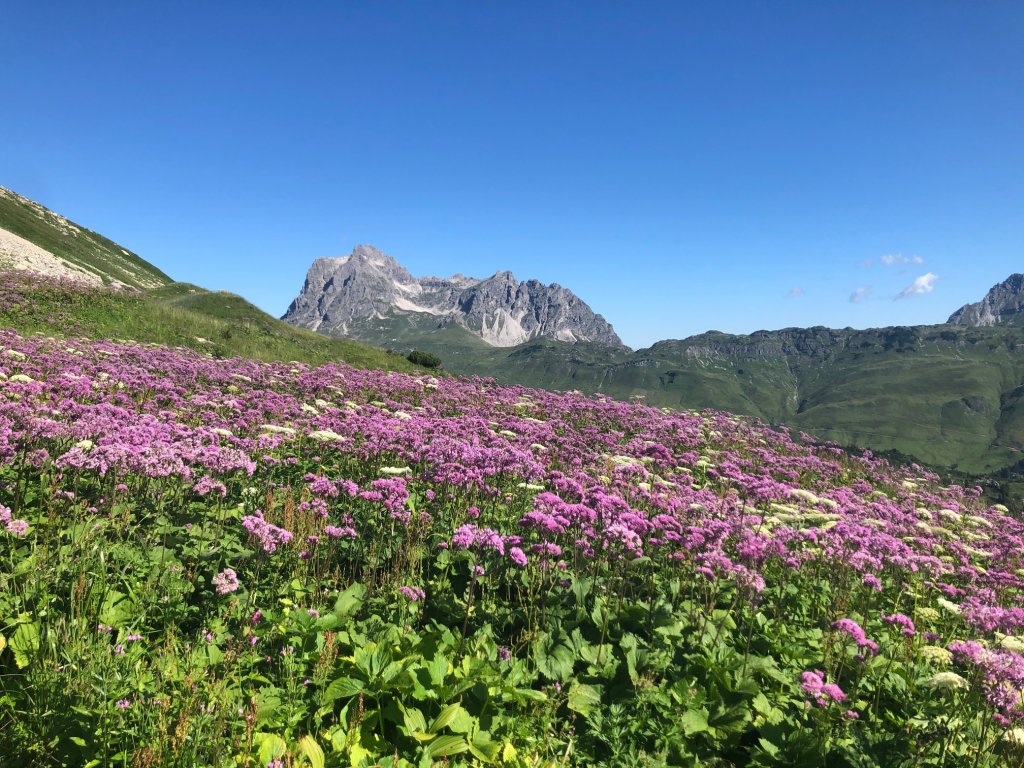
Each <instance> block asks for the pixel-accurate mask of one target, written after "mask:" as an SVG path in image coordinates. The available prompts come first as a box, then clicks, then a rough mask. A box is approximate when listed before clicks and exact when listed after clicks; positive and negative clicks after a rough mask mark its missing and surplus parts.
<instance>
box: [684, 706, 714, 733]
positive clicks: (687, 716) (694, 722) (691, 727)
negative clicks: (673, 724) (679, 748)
mask: <svg viewBox="0 0 1024 768" xmlns="http://www.w3.org/2000/svg"><path fill="white" fill-rule="evenodd" d="M679 724H680V725H682V726H683V732H684V733H685V734H686V735H687V736H692V735H693V734H695V733H702V732H703V731H706V730H707V729H708V715H707V712H704V711H701V710H696V709H689V710H687V711H686V712H684V713H683V716H682V717H681V718H679Z"/></svg>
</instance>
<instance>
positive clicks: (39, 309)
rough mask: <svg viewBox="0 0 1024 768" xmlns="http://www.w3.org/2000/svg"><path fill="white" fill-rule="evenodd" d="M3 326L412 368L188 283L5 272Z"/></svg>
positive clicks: (265, 356)
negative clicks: (127, 285)
mask: <svg viewBox="0 0 1024 768" xmlns="http://www.w3.org/2000/svg"><path fill="white" fill-rule="evenodd" d="M4 277H5V282H4V285H3V287H2V288H0V326H6V327H11V328H14V329H15V330H17V331H18V332H19V333H22V334H31V333H36V332H42V333H45V334H47V335H57V336H66V335H70V336H87V337H90V338H98V339H104V338H107V339H133V340H135V341H141V342H152V343H157V344H167V345H170V346H180V347H189V348H192V349H195V350H199V351H201V352H206V353H209V354H212V355H213V356H215V357H234V356H240V357H245V358H250V359H254V360H268V361H269V360H298V361H301V362H305V363H309V364H313V365H317V364H320V363H325V362H331V361H344V362H347V363H350V364H351V365H355V366H359V367H362V368H381V369H387V370H412V369H413V366H412V365H411V364H410V363H408V361H406V360H405V358H403V357H401V356H400V355H397V354H389V353H387V352H385V351H383V350H380V349H375V348H373V347H368V346H366V345H364V344H360V343H358V342H355V341H347V340H344V339H330V338H327V337H325V336H322V335H320V334H316V333H312V332H310V331H305V330H301V329H298V328H294V327H292V326H290V325H288V324H287V323H284V322H282V321H280V320H277V319H276V318H273V317H271V316H270V315H268V314H267V313H265V312H263V311H262V310H260V309H259V308H257V307H256V306H254V305H252V304H250V303H249V302H248V301H246V300H245V299H243V298H242V297H241V296H236V295H235V294H231V293H225V292H222V291H218V292H211V291H207V290H204V289H202V288H199V287H197V286H194V285H188V284H186V283H171V284H169V285H166V286H163V287H161V288H156V289H153V290H150V291H139V292H135V291H115V290H107V289H101V288H88V287H85V286H82V285H79V284H75V283H71V282H66V281H64V282H62V281H53V280H46V279H39V278H36V277H32V276H28V275H25V274H21V273H12V272H8V273H5V275H4Z"/></svg>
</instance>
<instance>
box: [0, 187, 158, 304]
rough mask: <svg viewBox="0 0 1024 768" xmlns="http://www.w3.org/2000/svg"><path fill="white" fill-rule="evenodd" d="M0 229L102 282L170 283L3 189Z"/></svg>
mask: <svg viewBox="0 0 1024 768" xmlns="http://www.w3.org/2000/svg"><path fill="white" fill-rule="evenodd" d="M0 229H6V230H8V231H9V232H13V233H14V234H15V235H18V236H19V237H22V238H24V239H25V240H28V241H29V242H30V243H33V244H35V245H37V246H39V247H40V248H42V249H44V250H46V251H49V252H50V253H52V254H54V255H55V256H58V257H59V258H61V259H64V260H65V261H68V262H70V263H71V264H74V265H75V266H78V267H80V268H81V269H84V270H85V271H86V272H89V273H91V274H94V275H97V276H98V277H99V278H100V279H101V280H102V281H103V282H104V283H112V282H119V283H122V284H124V285H127V286H130V287H132V288H153V287H156V286H160V285H165V284H167V283H170V282H171V278H169V277H168V276H167V275H165V274H164V273H163V272H161V271H160V270H159V269H157V268H156V267H154V266H153V265H152V264H150V263H149V262H148V261H145V260H144V259H142V258H141V257H139V256H138V255H137V254H134V253H132V252H130V251H129V250H127V249H126V248H122V247H121V246H120V245H118V244H117V243H115V242H113V241H112V240H108V239H107V238H105V237H104V236H103V235H100V234H97V233H96V232H92V231H90V230H88V229H85V228H84V227H80V226H78V225H77V224H75V223H74V222H71V221H68V220H67V219H65V218H64V217H63V216H60V215H59V214H56V213H54V212H53V211H50V210H48V209H47V208H44V207H43V206H41V205H39V204H38V203H35V202H33V201H32V200H29V199H28V198H26V197H22V196H21V195H18V194H16V193H14V192H12V191H11V190H9V189H6V188H5V187H0Z"/></svg>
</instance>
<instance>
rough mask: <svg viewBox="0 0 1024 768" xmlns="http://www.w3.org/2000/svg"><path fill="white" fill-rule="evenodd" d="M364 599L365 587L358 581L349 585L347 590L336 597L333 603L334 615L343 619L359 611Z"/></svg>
mask: <svg viewBox="0 0 1024 768" xmlns="http://www.w3.org/2000/svg"><path fill="white" fill-rule="evenodd" d="M365 598H366V587H365V586H364V585H363V584H360V583H359V582H358V581H357V582H355V583H354V584H350V585H349V587H348V589H346V590H345V591H344V592H342V593H341V594H340V595H338V599H337V600H336V601H335V603H334V615H336V616H337V617H338V618H339V619H345V618H348V617H349V616H351V615H353V614H354V613H355V612H356V611H358V610H359V608H360V606H362V604H363V600H364V599H365Z"/></svg>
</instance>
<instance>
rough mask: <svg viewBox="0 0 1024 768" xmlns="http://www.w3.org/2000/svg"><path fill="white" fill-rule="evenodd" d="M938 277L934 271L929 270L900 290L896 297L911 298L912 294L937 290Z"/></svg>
mask: <svg viewBox="0 0 1024 768" xmlns="http://www.w3.org/2000/svg"><path fill="white" fill-rule="evenodd" d="M938 279H939V276H938V275H936V274H935V273H934V272H927V273H925V274H923V275H921V276H920V277H919V278H917V279H915V280H914V282H912V283H911V284H910V285H908V286H907V287H906V288H904V289H903V290H902V291H900V292H899V295H898V296H896V299H909V298H910V297H911V296H917V295H918V294H922V293H931V292H932V291H934V290H935V281H936V280H938Z"/></svg>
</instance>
